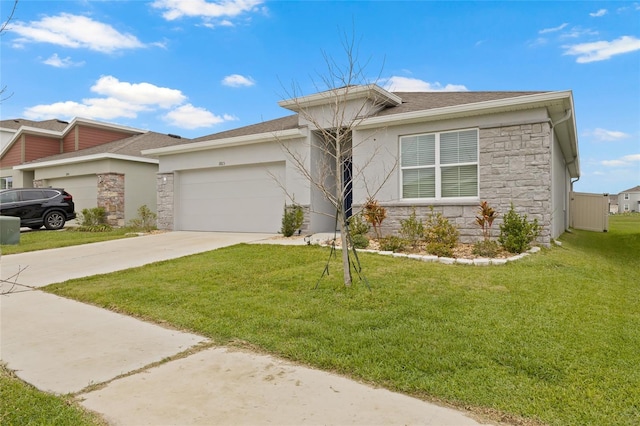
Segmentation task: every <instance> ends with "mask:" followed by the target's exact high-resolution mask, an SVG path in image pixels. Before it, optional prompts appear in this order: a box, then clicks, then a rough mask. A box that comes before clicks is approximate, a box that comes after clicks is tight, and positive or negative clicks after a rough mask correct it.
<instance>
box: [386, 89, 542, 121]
mask: <svg viewBox="0 0 640 426" xmlns="http://www.w3.org/2000/svg"><path fill="white" fill-rule="evenodd" d="M537 93H546V92H393V94H394V95H396V96H399V97H400V98H402V104H400V105H398V106H395V107H390V108H386V109H383V110H382V111H380V112H378V113H377V114H376V116H386V115H393V114H402V113H405V112H413V111H424V110H429V109H434V108H444V107H449V106H456V105H465V104H473V103H477V102H486V101H494V100H497V99H508V98H517V97H520V96H527V95H535V94H537Z"/></svg>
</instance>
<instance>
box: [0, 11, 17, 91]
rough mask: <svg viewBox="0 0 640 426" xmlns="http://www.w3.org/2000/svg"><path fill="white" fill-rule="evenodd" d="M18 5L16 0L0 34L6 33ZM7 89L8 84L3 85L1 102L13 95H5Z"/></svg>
mask: <svg viewBox="0 0 640 426" xmlns="http://www.w3.org/2000/svg"><path fill="white" fill-rule="evenodd" d="M17 7H18V0H15V1H14V2H13V7H12V8H11V12H9V16H7V17H6V18H5V19H4V21H2V24H1V25H0V36H2V35H4V33H5V32H6V31H7V26H8V25H9V22H11V19H13V15H14V14H15V13H16V8H17ZM6 91H7V86H2V88H1V89H0V103H2V102H3V101H5V100H7V99H9V98H10V97H11V95H5V92H6Z"/></svg>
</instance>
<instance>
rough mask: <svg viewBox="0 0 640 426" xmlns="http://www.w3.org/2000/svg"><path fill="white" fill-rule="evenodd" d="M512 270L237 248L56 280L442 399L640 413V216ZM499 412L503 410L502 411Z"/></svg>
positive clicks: (107, 303)
mask: <svg viewBox="0 0 640 426" xmlns="http://www.w3.org/2000/svg"><path fill="white" fill-rule="evenodd" d="M561 241H562V242H563V245H562V246H561V247H553V248H551V249H545V250H543V251H542V252H540V253H537V254H535V255H532V256H529V257H527V258H525V259H523V260H520V261H517V262H514V263H509V264H507V265H504V266H491V267H474V266H466V265H441V264H432V263H424V262H419V261H415V260H410V259H397V258H391V257H386V256H380V255H375V254H362V255H361V261H362V264H363V267H364V274H365V275H366V277H367V278H368V280H369V282H370V284H371V288H372V291H371V292H369V291H368V290H367V289H366V287H365V286H364V285H363V284H362V283H358V284H356V285H354V287H352V288H350V289H345V288H343V287H342V284H341V278H340V276H339V271H340V265H339V264H338V261H337V260H336V261H334V262H332V265H331V275H330V276H329V277H325V278H324V279H323V280H322V281H321V282H320V285H319V287H318V289H317V290H314V287H315V285H316V282H317V280H318V278H319V276H320V274H321V273H322V270H323V268H324V266H325V262H326V260H327V255H328V253H329V251H328V249H326V248H321V247H307V246H295V247H291V246H288V247H286V246H271V245H237V246H233V247H228V248H225V249H221V250H216V251H212V252H208V253H203V254H199V255H194V256H189V257H186V258H182V259H177V260H172V261H166V262H160V263H157V264H154V265H148V266H144V267H140V268H135V269H131V270H128V271H123V272H117V273H113V274H109V275H103V276H96V277H92V278H83V279H81V280H73V281H69V282H67V283H63V284H58V285H53V286H50V287H48V288H47V289H48V291H51V292H53V293H56V294H59V295H62V296H66V297H71V298H74V299H78V300H82V301H86V302H90V303H94V304H96V305H99V306H103V307H106V308H109V309H113V310H116V311H119V312H124V313H127V314H130V315H135V316H138V317H140V318H144V319H149V320H153V321H157V322H162V323H164V322H167V323H169V324H172V325H174V326H177V327H180V328H184V329H187V330H191V331H193V332H196V333H200V334H202V335H205V336H208V337H210V338H212V339H214V340H215V341H217V342H218V343H220V344H221V345H227V344H236V345H238V344H240V345H250V346H251V347H258V348H260V349H262V350H264V351H268V352H270V353H273V354H275V355H278V356H282V357H285V358H288V359H291V360H294V361H297V362H301V363H304V364H307V365H311V366H314V367H318V368H321V369H325V370H331V371H336V372H339V373H341V374H345V375H348V376H351V377H354V378H357V379H360V380H364V381H367V382H369V383H373V384H377V385H380V386H384V387H386V388H389V389H392V390H396V391H401V392H405V393H408V394H411V395H414V396H416V397H419V398H424V399H427V400H440V401H445V402H447V403H450V404H453V405H456V406H459V407H471V408H472V409H474V410H477V411H478V412H481V413H486V412H490V413H494V414H495V416H500V415H501V414H504V415H506V416H507V417H506V418H507V419H511V420H512V421H514V422H515V421H516V420H514V419H517V418H519V417H523V418H526V419H531V420H534V421H540V422H542V423H548V424H554V425H604V424H606V425H633V424H640V367H639V366H640V297H639V296H638V295H639V294H640V255H639V253H640V215H636V216H626V217H623V216H620V217H612V218H611V231H610V232H609V233H591V232H580V231H576V232H574V233H571V234H565V235H564V236H563V237H562V238H561ZM496 418H497V417H496Z"/></svg>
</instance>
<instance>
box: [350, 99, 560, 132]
mask: <svg viewBox="0 0 640 426" xmlns="http://www.w3.org/2000/svg"><path fill="white" fill-rule="evenodd" d="M567 97H569V98H571V91H563V92H547V93H537V94H533V95H525V96H518V97H516V98H506V99H496V100H492V101H484V102H475V103H472V104H463V105H454V106H449V107H442V108H433V109H427V110H421V111H412V112H407V113H404V114H394V115H384V116H380V117H369V118H365V119H363V120H362V122H360V124H359V125H358V129H370V128H374V127H380V126H397V125H402V124H411V123H415V122H420V121H433V120H446V119H448V118H455V117H458V116H463V115H478V114H485V113H486V114H489V113H496V112H500V111H509V110H510V109H513V108H518V107H520V108H523V107H527V108H534V107H542V106H546V105H549V104H552V103H557V102H562V101H563V100H565V99H566V98H567Z"/></svg>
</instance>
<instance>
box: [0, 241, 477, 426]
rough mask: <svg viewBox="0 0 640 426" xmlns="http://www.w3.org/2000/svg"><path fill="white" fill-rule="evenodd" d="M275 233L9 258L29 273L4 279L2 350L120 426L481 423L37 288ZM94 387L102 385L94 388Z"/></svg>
mask: <svg viewBox="0 0 640 426" xmlns="http://www.w3.org/2000/svg"><path fill="white" fill-rule="evenodd" d="M272 237H273V235H268V234H232V233H198V232H170V233H163V234H156V235H148V236H142V237H134V238H129V239H123V240H115V241H109V242H104V243H95V244H89V245H83V246H76V247H67V248H63V249H56V250H46V251H40V252H33V253H24V254H16V255H10V256H2V257H1V258H0V273H1V277H2V279H3V280H6V279H8V278H10V277H14V276H15V274H16V273H17V272H18V271H20V269H21V268H25V267H26V269H24V270H22V272H20V274H19V275H18V276H17V280H15V283H13V284H7V283H4V284H3V286H2V288H3V291H6V290H8V289H11V290H12V291H11V293H9V294H4V295H2V296H0V358H1V359H2V361H3V362H5V363H6V364H7V367H8V368H9V369H11V370H15V372H16V374H17V375H18V377H20V378H21V379H23V380H25V381H27V382H29V383H31V384H33V385H34V386H36V387H38V388H39V389H42V390H45V391H49V392H54V393H59V394H64V393H74V394H76V395H77V397H78V398H79V399H80V400H81V401H82V404H83V405H84V406H86V407H87V408H89V409H91V410H94V411H96V412H98V413H101V414H102V415H103V416H104V417H105V418H106V419H107V420H108V421H109V422H110V423H111V424H116V425H161V424H162V425H187V424H193V425H195V424H201V425H210V424H229V425H239V424H245V425H261V424H340V425H341V424H361V425H373V424H385V425H391V424H424V425H477V424H479V423H477V422H476V421H474V420H473V419H471V418H469V417H467V416H466V415H465V414H463V413H460V412H458V411H455V410H451V409H448V408H444V407H440V406H437V405H434V404H429V403H426V402H423V401H421V400H418V399H415V398H410V397H407V396H405V395H400V394H395V393H392V392H389V391H386V390H383V389H374V388H371V387H369V386H365V385H363V384H359V383H357V382H354V381H352V380H348V379H345V378H343V377H340V376H336V375H333V374H329V373H326V372H322V371H318V370H313V369H310V368H305V367H301V366H298V365H294V364H291V363H288V362H286V361H283V360H279V359H276V358H274V357H271V356H266V355H258V354H254V353H248V352H243V351H239V350H231V349H227V348H220V347H212V346H213V345H212V343H211V342H209V341H208V340H207V339H206V338H204V337H202V336H197V335H194V334H191V333H184V332H180V331H176V330H172V329H168V328H163V327H160V326H158V325H155V324H150V323H146V322H143V321H140V320H137V319H134V318H130V317H127V316H124V315H120V314H117V313H114V312H112V311H108V310H104V309H100V308H97V307H94V306H90V305H86V304H83V303H79V302H75V301H72V300H68V299H64V298H60V297H58V296H54V295H51V294H48V293H44V292H41V291H38V290H37V288H38V287H42V286H45V285H48V284H52V283H55V282H61V281H64V280H67V279H70V278H80V277H83V276H90V275H95V274H100V273H108V272H112V271H116V270H121V269H127V268H131V267H135V266H140V265H144V264H147V263H150V262H155V261H160V260H167V259H172V258H176V257H181V256H185V255H189V254H195V253H198V252H204V251H208V250H213V249H216V248H220V247H224V246H227V245H232V244H237V243H242V242H245V243H274V242H277V241H278V240H277V239H273V238H272ZM281 242H283V243H294V244H303V241H301V240H297V241H294V240H287V241H281ZM11 281H12V282H13V281H14V280H13V279H12V280H11ZM201 345H204V348H205V349H202V347H201ZM179 354H182V355H183V356H179V357H176V358H175V359H173V360H171V361H168V362H165V363H161V364H158V363H159V362H160V361H163V360H166V359H168V358H172V357H175V356H176V355H179ZM95 384H104V386H100V387H98V388H97V389H93V388H87V386H90V385H95Z"/></svg>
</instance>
